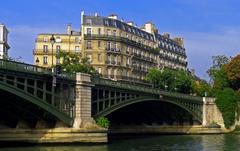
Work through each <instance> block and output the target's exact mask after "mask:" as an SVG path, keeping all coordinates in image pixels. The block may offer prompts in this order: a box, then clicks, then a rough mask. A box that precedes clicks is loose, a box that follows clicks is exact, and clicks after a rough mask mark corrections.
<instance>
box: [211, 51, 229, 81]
mask: <svg viewBox="0 0 240 151" xmlns="http://www.w3.org/2000/svg"><path fill="white" fill-rule="evenodd" d="M212 60H213V65H212V66H211V67H210V69H208V71H207V73H208V75H209V77H210V80H211V82H213V81H215V77H216V72H217V71H219V70H220V68H222V67H223V66H224V65H225V64H227V63H228V62H229V58H228V57H227V56H225V55H218V56H212Z"/></svg>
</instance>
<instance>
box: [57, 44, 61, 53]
mask: <svg viewBox="0 0 240 151" xmlns="http://www.w3.org/2000/svg"><path fill="white" fill-rule="evenodd" d="M56 50H57V53H59V52H60V50H61V46H59V45H58V46H56Z"/></svg>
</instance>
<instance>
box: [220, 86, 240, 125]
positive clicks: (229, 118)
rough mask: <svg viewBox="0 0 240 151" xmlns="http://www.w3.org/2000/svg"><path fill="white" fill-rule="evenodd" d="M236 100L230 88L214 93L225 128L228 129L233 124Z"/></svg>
mask: <svg viewBox="0 0 240 151" xmlns="http://www.w3.org/2000/svg"><path fill="white" fill-rule="evenodd" d="M237 99H238V98H237V95H236V93H235V92H234V90H233V89H231V88H224V89H223V90H218V92H217V93H216V104H217V106H218V108H219V110H220V111H221V113H222V116H223V119H224V124H225V127H226V128H229V127H230V126H231V125H233V124H234V122H235V113H236V111H237Z"/></svg>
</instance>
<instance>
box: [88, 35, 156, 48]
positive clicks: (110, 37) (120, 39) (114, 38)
mask: <svg viewBox="0 0 240 151" xmlns="http://www.w3.org/2000/svg"><path fill="white" fill-rule="evenodd" d="M84 39H86V40H106V41H116V42H122V43H125V44H127V45H131V46H134V47H138V48H140V49H144V50H147V51H151V52H152V53H159V51H156V49H155V48H153V47H150V46H147V45H144V44H141V43H139V42H136V41H133V40H130V39H128V38H125V37H120V36H113V35H104V34H101V35H94V34H92V35H84Z"/></svg>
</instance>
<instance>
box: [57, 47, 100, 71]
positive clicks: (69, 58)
mask: <svg viewBox="0 0 240 151" xmlns="http://www.w3.org/2000/svg"><path fill="white" fill-rule="evenodd" d="M58 57H59V58H61V59H62V63H61V64H60V66H61V69H62V70H63V71H64V72H67V73H71V74H73V73H76V72H82V73H87V74H91V75H96V74H97V72H96V70H95V69H94V68H93V67H92V66H91V65H90V64H89V63H88V59H87V58H81V56H79V55H77V54H72V53H69V52H62V51H61V52H60V53H59V56H58Z"/></svg>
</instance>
